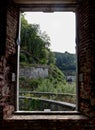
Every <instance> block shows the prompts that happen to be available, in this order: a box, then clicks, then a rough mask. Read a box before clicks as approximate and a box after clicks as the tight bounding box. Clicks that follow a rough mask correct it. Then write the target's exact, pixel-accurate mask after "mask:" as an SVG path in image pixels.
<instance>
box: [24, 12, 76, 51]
mask: <svg viewBox="0 0 95 130" xmlns="http://www.w3.org/2000/svg"><path fill="white" fill-rule="evenodd" d="M25 19H27V21H28V23H31V24H39V25H40V30H41V31H42V32H44V31H45V32H46V34H47V35H48V36H49V37H50V43H51V46H50V49H51V51H54V52H65V51H67V52H69V53H75V13H73V12H54V13H43V12H25Z"/></svg>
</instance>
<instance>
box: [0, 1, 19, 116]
mask: <svg viewBox="0 0 95 130" xmlns="http://www.w3.org/2000/svg"><path fill="white" fill-rule="evenodd" d="M5 5H6V7H4V6H5ZM1 9H2V12H0V13H1V14H0V16H1V18H2V16H3V15H4V14H5V15H4V16H3V17H5V19H1V20H3V22H2V21H1V24H2V23H3V24H2V26H1V27H2V28H1V32H0V34H2V37H3V40H2V41H0V42H1V45H3V46H4V47H5V48H4V47H3V48H2V46H1V48H2V54H1V56H0V79H1V80H0V107H1V110H2V109H3V111H2V112H1V113H2V114H1V115H3V118H6V117H7V116H9V115H10V114H11V113H12V111H14V106H15V101H16V100H15V95H16V94H15V92H16V79H15V81H12V74H13V73H14V74H15V75H16V69H17V68H16V64H17V63H16V62H17V45H16V40H17V34H18V32H17V30H18V14H19V12H18V8H17V7H16V6H14V5H13V4H12V3H8V2H7V3H5V4H4V5H2V6H1ZM3 11H4V14H3ZM4 20H5V21H4ZM2 32H3V33H2ZM4 40H5V41H4ZM15 78H16V77H15ZM1 117H2V116H1Z"/></svg>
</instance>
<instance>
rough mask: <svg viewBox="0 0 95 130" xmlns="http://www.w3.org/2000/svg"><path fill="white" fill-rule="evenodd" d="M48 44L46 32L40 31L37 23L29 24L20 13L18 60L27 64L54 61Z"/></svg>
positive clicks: (48, 38)
mask: <svg viewBox="0 0 95 130" xmlns="http://www.w3.org/2000/svg"><path fill="white" fill-rule="evenodd" d="M49 46H50V37H49V36H48V35H47V34H46V32H41V30H40V26H39V25H38V24H29V23H28V22H27V20H26V19H25V17H24V15H23V14H22V17H21V52H20V60H21V61H20V62H27V63H29V64H33V63H37V64H38V63H39V64H50V63H52V62H54V58H53V54H52V52H51V51H50V49H49ZM50 56H51V57H52V58H51V59H52V60H50V58H49V57H50Z"/></svg>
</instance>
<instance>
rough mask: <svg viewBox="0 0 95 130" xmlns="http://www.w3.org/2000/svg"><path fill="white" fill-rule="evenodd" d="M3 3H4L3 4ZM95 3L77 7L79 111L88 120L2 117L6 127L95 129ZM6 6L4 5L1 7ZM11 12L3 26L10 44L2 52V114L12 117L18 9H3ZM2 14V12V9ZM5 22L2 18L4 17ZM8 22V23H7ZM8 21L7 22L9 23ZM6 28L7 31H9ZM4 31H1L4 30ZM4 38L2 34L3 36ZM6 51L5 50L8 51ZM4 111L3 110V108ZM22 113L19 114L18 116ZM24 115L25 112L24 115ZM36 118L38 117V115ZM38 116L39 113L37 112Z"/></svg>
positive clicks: (1, 124) (6, 129)
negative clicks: (10, 118) (11, 118)
mask: <svg viewBox="0 0 95 130" xmlns="http://www.w3.org/2000/svg"><path fill="white" fill-rule="evenodd" d="M0 6H1V4H0ZM94 6H95V3H94V2H93V1H92V0H83V1H82V3H81V4H80V5H79V7H78V8H77V10H76V14H77V47H78V48H77V50H78V52H77V53H78V59H79V60H78V74H79V75H78V99H79V105H78V106H79V111H81V112H82V113H83V114H84V115H87V116H88V117H90V118H88V119H87V120H82V119H78V120H76V118H74V117H73V118H72V119H70V118H69V117H68V118H67V117H66V119H65V120H64V119H63V118H64V115H63V118H62V117H61V118H60V119H57V116H56V119H55V118H54V119H48V118H47V119H35V120H34V119H33V120H29V119H28V120H27V119H26V120H24V119H23V118H22V119H20V120H19V119H16V118H15V119H13V120H9V119H7V120H2V121H1V122H0V129H2V130H10V129H12V130H22V129H23V130H27V129H32V130H40V129H41V130H59V129H60V130H63V129H64V130H75V129H78V130H95V118H94V117H93V118H91V117H92V116H93V115H95V7H94ZM1 8H2V7H1ZM3 10H4V12H5V14H7V19H6V18H5V23H3V22H2V23H3V24H2V27H1V26H0V31H1V30H2V29H1V28H3V29H4V30H5V31H4V32H3V33H2V36H3V37H4V38H5V39H6V40H5V41H6V44H5V41H3V40H0V42H1V43H0V44H2V45H3V44H4V46H6V47H5V48H3V50H2V52H3V53H2V54H1V55H0V118H3V117H4V118H6V117H8V116H9V115H10V114H11V112H12V111H13V109H14V106H15V94H16V82H12V80H11V79H12V72H14V73H16V54H17V52H16V42H15V41H16V37H17V24H18V23H17V19H18V9H17V8H16V7H14V5H10V6H9V7H8V8H7V12H6V8H4V9H3ZM0 17H2V12H0ZM0 23H1V21H0ZM6 23H7V25H6ZM5 25H6V26H5ZM1 32H2V31H1ZM5 32H7V33H6V35H5ZM0 35H1V34H0ZM0 39H1V36H0ZM4 52H5V53H4ZM2 111H3V112H4V113H3V112H2ZM17 117H18V116H17ZM20 117H21V116H20ZM35 118H36V117H35ZM37 118H38V116H37Z"/></svg>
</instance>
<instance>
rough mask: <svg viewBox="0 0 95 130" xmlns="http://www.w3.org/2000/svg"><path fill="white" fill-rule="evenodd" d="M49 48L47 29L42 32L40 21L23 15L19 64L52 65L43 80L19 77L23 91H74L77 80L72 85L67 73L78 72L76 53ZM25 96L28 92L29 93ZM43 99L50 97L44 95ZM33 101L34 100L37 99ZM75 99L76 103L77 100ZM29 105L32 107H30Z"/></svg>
mask: <svg viewBox="0 0 95 130" xmlns="http://www.w3.org/2000/svg"><path fill="white" fill-rule="evenodd" d="M49 47H50V37H49V36H48V35H47V34H46V32H42V31H41V30H40V26H39V25H37V24H29V23H28V22H27V20H26V19H25V17H24V14H22V17H21V50H20V66H32V65H33V66H34V65H35V66H36V65H47V66H48V67H49V75H48V77H47V78H44V79H43V78H38V79H29V78H26V77H20V79H19V81H20V82H19V86H20V87H19V88H20V91H32V92H52V93H56V94H58V93H70V94H75V93H76V87H75V83H72V84H69V83H67V82H66V78H65V76H66V75H75V71H76V56H75V54H70V53H68V52H65V53H57V52H52V51H51V50H50V48H49ZM25 96H29V95H28V94H26V95H25ZM32 96H33V95H31V97H32ZM41 98H48V97H47V96H45V95H42V96H41ZM51 99H53V100H60V101H64V98H62V97H61V98H59V97H57V96H53V97H52V98H51ZM27 100H28V99H25V101H24V103H26V102H27ZM65 100H66V101H69V99H68V98H65ZM32 101H33V102H35V101H34V100H32ZM33 102H32V105H33ZM72 102H74V103H75V100H74V101H72ZM26 104H27V103H26ZM34 104H35V103H34ZM38 104H39V102H38ZM37 106H38V105H37ZM20 107H21V106H20ZM26 107H27V106H26ZM39 107H40V106H39ZM27 108H29V110H31V108H30V107H27ZM33 108H35V105H33ZM37 109H38V108H37Z"/></svg>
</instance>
